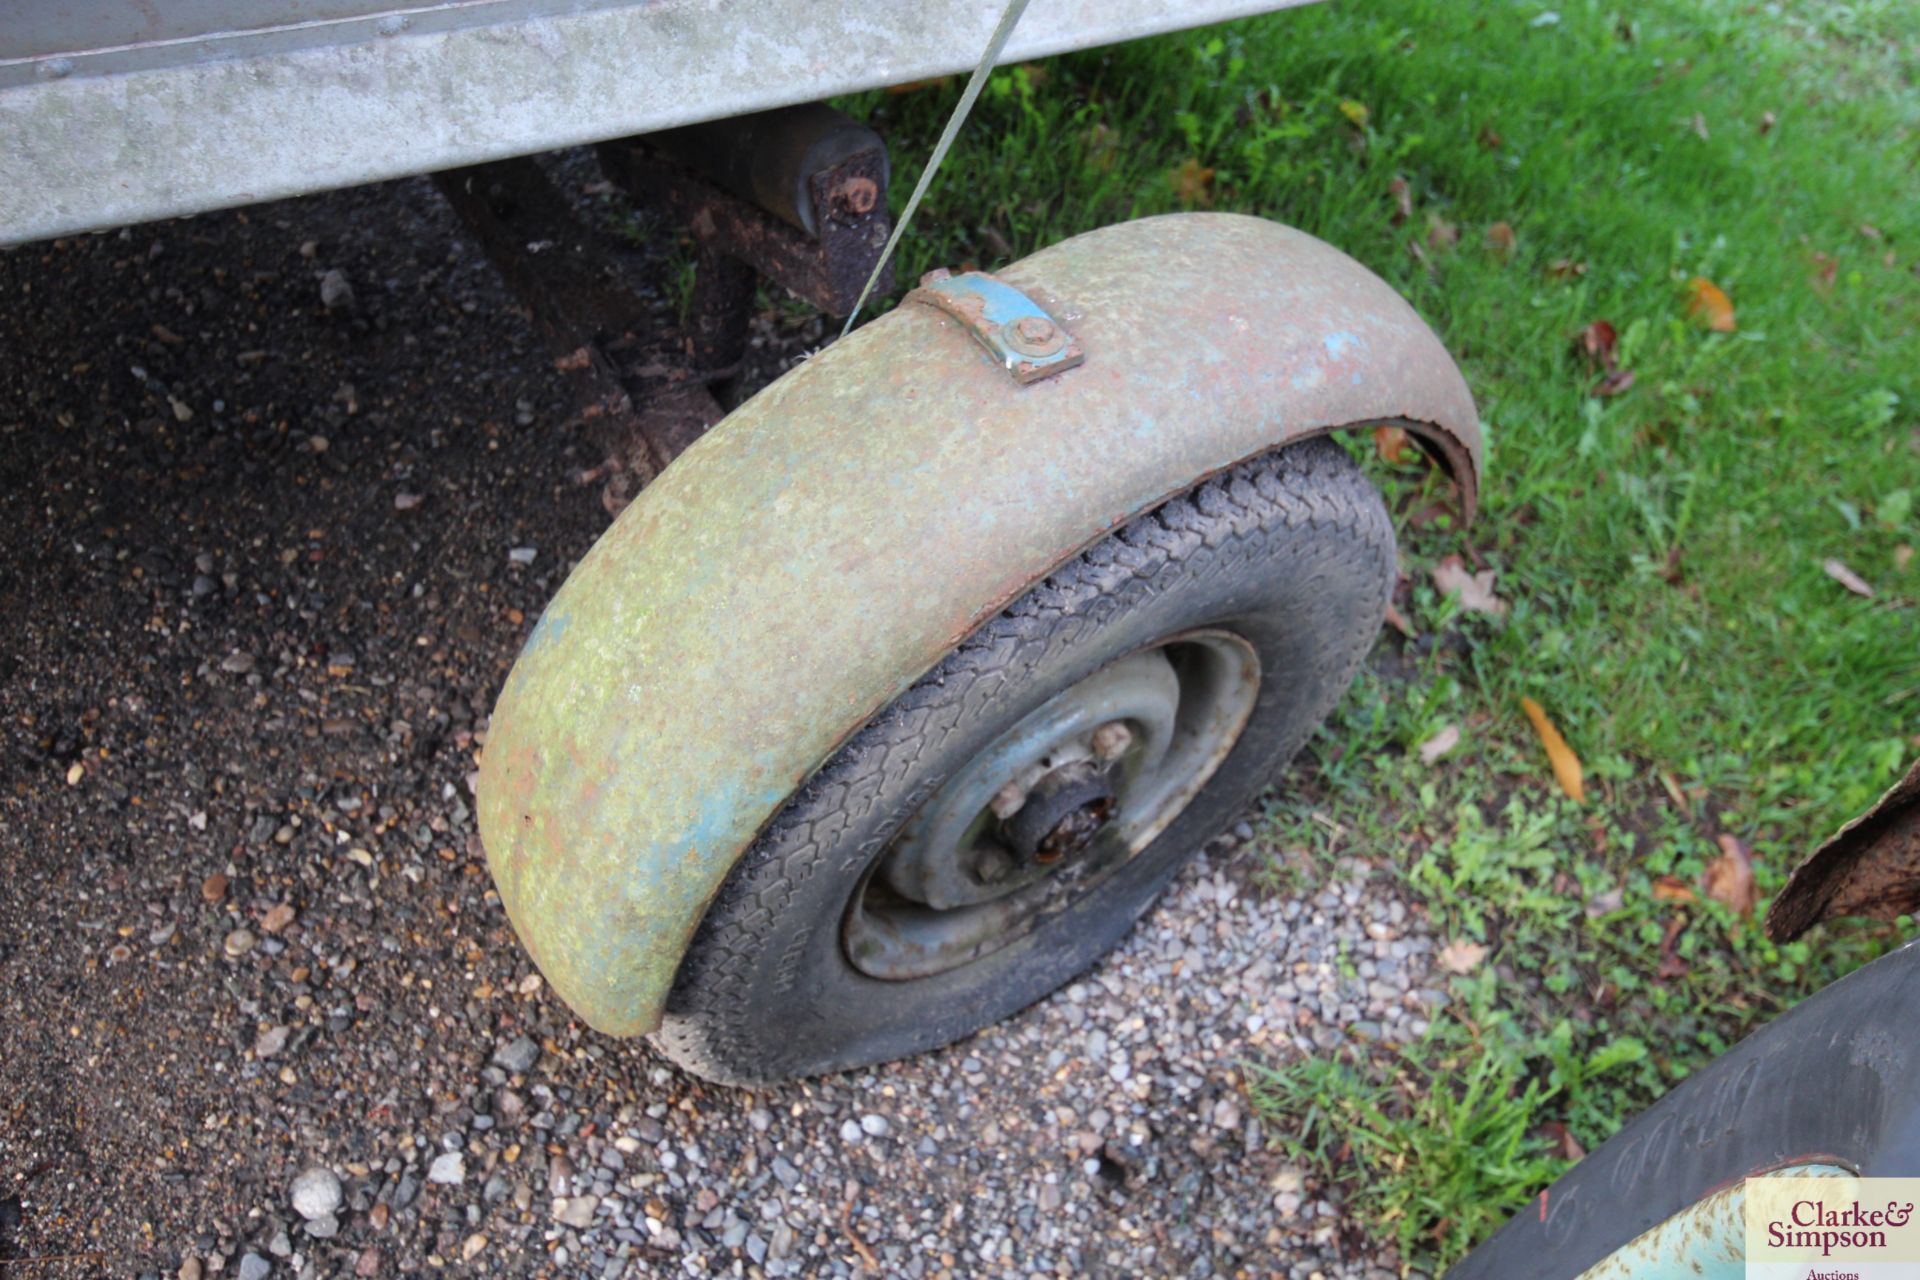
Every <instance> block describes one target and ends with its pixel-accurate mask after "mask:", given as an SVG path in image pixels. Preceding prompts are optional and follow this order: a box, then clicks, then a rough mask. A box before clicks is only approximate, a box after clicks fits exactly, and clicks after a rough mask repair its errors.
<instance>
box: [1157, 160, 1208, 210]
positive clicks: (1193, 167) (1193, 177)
mask: <svg viewBox="0 0 1920 1280" xmlns="http://www.w3.org/2000/svg"><path fill="white" fill-rule="evenodd" d="M1167 181H1169V182H1171V183H1172V184H1173V193H1174V194H1175V195H1176V196H1178V197H1180V203H1181V204H1184V205H1186V206H1187V207H1188V208H1192V207H1193V206H1194V205H1196V204H1201V205H1210V204H1212V203H1213V190H1212V187H1213V170H1211V169H1209V168H1207V167H1206V166H1205V165H1203V164H1201V163H1200V162H1199V161H1198V160H1195V159H1194V158H1193V157H1191V156H1189V157H1187V158H1186V159H1185V160H1182V161H1181V162H1180V167H1179V168H1177V169H1173V170H1171V171H1169V172H1168V174H1167Z"/></svg>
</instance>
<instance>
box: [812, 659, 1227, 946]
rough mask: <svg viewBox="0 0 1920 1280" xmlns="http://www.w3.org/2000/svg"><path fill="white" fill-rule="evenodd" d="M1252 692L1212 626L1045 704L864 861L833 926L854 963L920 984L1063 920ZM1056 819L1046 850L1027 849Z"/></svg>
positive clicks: (1200, 774) (1210, 764) (1169, 798)
mask: <svg viewBox="0 0 1920 1280" xmlns="http://www.w3.org/2000/svg"><path fill="white" fill-rule="evenodd" d="M1260 682H1261V671H1260V661H1259V657H1258V655H1257V654H1256V653H1255V652H1254V649H1253V646H1252V645H1251V644H1249V643H1248V642H1247V641H1246V640H1244V639H1243V638H1241V637H1240V636H1238V635H1235V634H1234V633H1232V632H1230V631H1225V630H1220V629H1212V628H1209V629H1204V630H1195V631H1187V632H1181V633H1178V634H1176V635H1172V636H1168V637H1166V638H1164V639H1161V640H1158V641H1155V642H1154V643H1152V644H1149V645H1145V646H1143V647H1141V648H1139V649H1136V650H1134V651H1133V652H1131V653H1129V654H1126V655H1125V656H1123V657H1121V658H1118V659H1116V660H1115V661H1113V662H1111V663H1109V664H1107V665H1106V666H1105V667H1102V668H1101V669H1100V670H1099V671H1097V672H1094V673H1093V674H1092V675H1090V676H1088V677H1086V678H1085V679H1083V680H1081V681H1079V682H1078V683H1076V684H1074V685H1073V686H1071V687H1069V688H1067V689H1065V690H1062V691H1061V692H1060V693H1058V694H1056V695H1054V696H1053V697H1052V698H1050V699H1048V700H1047V702H1046V703H1044V704H1043V705H1042V706H1040V707H1039V708H1038V709H1036V710H1035V711H1033V712H1032V713H1030V714H1029V715H1027V716H1025V717H1024V718H1022V719H1021V720H1020V721H1019V722H1018V723H1017V724H1015V725H1013V726H1012V727H1010V728H1008V729H1007V730H1005V731H1003V732H1002V733H1001V734H1000V735H999V736H998V737H996V738H995V739H994V740H993V742H992V743H990V744H989V745H988V746H987V747H986V748H985V749H984V750H983V751H981V752H979V753H978V754H976V755H975V756H974V757H973V759H971V760H970V761H968V762H967V763H966V764H965V765H963V766H962V767H961V768H960V769H958V770H956V771H955V772H954V773H953V775H952V776H951V777H949V778H948V779H947V780H946V781H945V782H944V783H943V784H942V785H941V786H940V788H939V789H938V790H936V791H935V792H934V794H933V795H932V796H930V797H929V798H928V799H927V800H926V801H925V802H924V803H923V804H922V805H921V806H920V808H919V809H918V810H917V811H916V812H915V813H914V815H913V816H912V817H911V818H909V819H908V820H907V821H906V822H905V823H904V824H903V825H902V826H901V828H900V829H899V831H898V832H896V833H895V835H894V836H893V838H892V839H891V840H890V841H889V843H888V846H887V848H886V849H885V850H884V851H883V852H882V853H881V855H880V856H879V857H877V858H875V859H874V861H873V863H872V864H871V866H870V867H869V868H868V870H867V873H866V874H865V875H864V876H863V877H862V878H861V880H860V883H859V885H858V887H857V888H856V889H855V890H854V893H853V897H852V900H851V902H850V903H849V905H848V909H847V913H846V917H845V920H844V922H843V926H842V943H843V946H844V949H845V953H846V957H847V960H848V962H849V963H850V964H852V965H853V967H854V968H856V969H858V970H860V971H862V972H864V973H866V974H868V975H869V976H871V977H875V978H881V979H885V980H890V981H905V980H910V979H914V978H923V977H930V976H932V975H934V974H938V973H944V972H947V971H949V970H952V969H957V968H959V967H961V966H963V965H965V964H968V963H971V962H972V961H974V960H977V959H979V958H981V957H982V956H986V955H990V954H992V953H993V952H995V951H998V950H1000V949H1001V948H1002V947H1005V946H1007V945H1008V944H1010V943H1012V942H1014V941H1015V940H1017V939H1018V938H1021V937H1023V936H1025V935H1026V934H1028V933H1031V932H1032V931H1033V929H1034V928H1035V927H1037V926H1038V925H1039V924H1040V923H1041V922H1042V921H1043V920H1045V919H1047V918H1049V917H1051V916H1054V915H1057V914H1058V913H1059V912H1061V911H1063V910H1065V909H1066V908H1068V907H1070V906H1072V905H1073V904H1074V903H1075V902H1077V901H1079V900H1080V899H1081V898H1082V897H1084V896H1085V895H1086V894H1087V893H1089V892H1091V891H1092V890H1093V889H1094V887H1095V886H1097V885H1098V884H1100V883H1102V882H1104V881H1105V880H1107V879H1108V878H1109V877H1111V876H1112V875H1113V874H1114V873H1115V872H1117V871H1118V870H1119V869H1120V868H1121V867H1122V866H1125V865H1126V864H1127V863H1129V862H1131V861H1132V860H1133V859H1135V858H1137V857H1138V856H1139V855H1140V854H1141V853H1142V852H1144V851H1145V850H1146V849H1147V848H1148V847H1149V846H1150V845H1151V844H1152V843H1153V842H1154V840H1155V839H1157V838H1158V837H1159V836H1160V834H1161V833H1162V832H1164V831H1165V830H1166V829H1167V827H1168V826H1169V825H1171V824H1172V822H1173V821H1174V819H1176V818H1177V817H1179V815H1180V813H1181V812H1182V811H1184V810H1185V809H1186V807H1187V806H1188V805H1189V804H1191V803H1192V801H1193V799H1194V797H1196V796H1197V795H1199V793H1200V792H1201V790H1202V789H1203V788H1204V787H1205V786H1206V784H1207V781H1208V780H1209V779H1210V778H1212V777H1213V775H1214V774H1215V772H1217V771H1218V769H1219V767H1220V765H1221V764H1222V763H1224V762H1225V760H1226V758H1227V756H1228V755H1229V754H1230V753H1231V752H1232V750H1233V747H1234V745H1235V744H1236V743H1237V742H1238V741H1239V739H1240V736H1241V733H1242V731H1243V730H1244V729H1245V728H1246V725H1247V721H1248V719H1249V718H1250V717H1251V715H1252V713H1253V708H1254V704H1255V702H1256V701H1257V699H1258V697H1259V689H1260ZM1116 724H1119V725H1124V726H1125V733H1124V734H1120V733H1116V732H1115V731H1114V730H1113V729H1112V726H1114V725H1116ZM1116 744H1118V745H1119V749H1118V750H1117V751H1116V750H1115V747H1116ZM1062 779H1065V781H1064V782H1062V781H1061V780H1062ZM1010 788H1012V789H1010ZM1095 793H1098V794H1095ZM1089 794H1093V798H1092V799H1091V800H1088V801H1087V802H1086V803H1085V804H1083V805H1080V807H1077V808H1075V807H1072V806H1074V805H1075V804H1076V803H1078V802H1079V801H1080V799H1081V798H1082V797H1083V796H1086V795H1089ZM1015 795H1019V796H1021V797H1023V799H1022V801H1021V803H1019V805H1018V807H1017V808H1013V809H1011V811H1010V812H1007V810H1008V809H1009V806H1010V805H1011V804H1012V803H1013V800H1014V797H1015ZM1102 796H1104V798H1105V803H1104V806H1103V803H1102ZM996 802H997V803H998V805H999V809H1000V811H996V809H995V804H996ZM1050 806H1052V807H1050ZM1057 808H1064V816H1063V817H1062V818H1061V819H1060V821H1059V822H1058V824H1057V825H1051V826H1050V828H1049V831H1048V834H1049V835H1050V836H1051V837H1053V838H1054V841H1055V843H1054V844H1051V845H1050V844H1047V843H1045V842H1044V841H1043V842H1042V843H1041V845H1040V847H1038V848H1035V847H1033V843H1032V841H1031V839H1030V838H1026V839H1024V840H1023V837H1030V831H1029V830H1028V829H1029V828H1032V827H1033V826H1034V825H1035V824H1036V823H1038V824H1039V825H1040V826H1042V827H1048V826H1049V824H1051V823H1052V821H1053V814H1054V811H1055V809H1057ZM1023 815H1024V816H1023ZM1089 830H1090V831H1091V834H1086V833H1087V832H1088V831H1089ZM1063 833H1064V835H1063ZM1050 854H1051V856H1049V855H1050ZM996 873H997V874H996Z"/></svg>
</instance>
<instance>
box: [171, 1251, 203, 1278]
mask: <svg viewBox="0 0 1920 1280" xmlns="http://www.w3.org/2000/svg"><path fill="white" fill-rule="evenodd" d="M203 1274H204V1272H203V1270H202V1268H201V1266H200V1259H199V1258H198V1257H196V1256H194V1255H193V1254H191V1253H190V1254H188V1255H187V1256H186V1257H184V1258H182V1259H181V1260H180V1270H178V1271H177V1272H175V1273H174V1280H200V1277H201V1276H202V1275H203Z"/></svg>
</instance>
